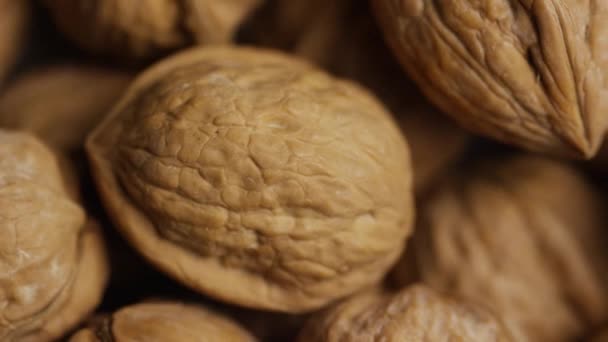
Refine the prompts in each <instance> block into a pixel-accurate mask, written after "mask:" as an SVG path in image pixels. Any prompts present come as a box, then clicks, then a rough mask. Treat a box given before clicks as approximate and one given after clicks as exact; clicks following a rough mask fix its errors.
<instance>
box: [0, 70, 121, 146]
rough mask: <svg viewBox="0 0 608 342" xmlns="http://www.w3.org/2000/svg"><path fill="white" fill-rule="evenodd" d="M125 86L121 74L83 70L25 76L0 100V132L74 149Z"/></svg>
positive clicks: (82, 141)
mask: <svg viewBox="0 0 608 342" xmlns="http://www.w3.org/2000/svg"><path fill="white" fill-rule="evenodd" d="M129 81H130V77H129V76H128V75H126V74H124V73H121V72H117V71H112V70H106V69H97V68H92V67H85V66H69V65H64V66H54V67H50V68H46V69H40V70H35V71H31V72H29V73H27V74H25V75H23V76H21V77H20V78H19V79H17V80H16V81H15V82H14V83H13V84H11V85H10V86H9V87H8V88H7V89H6V90H5V91H4V92H3V93H2V95H1V96H0V127H3V128H10V129H16V130H21V131H27V132H31V133H33V134H35V135H36V136H38V137H39V138H40V139H41V140H42V141H44V142H45V143H47V144H49V145H50V146H52V147H54V148H56V149H58V150H60V151H64V152H73V151H75V150H80V149H82V148H83V147H84V146H83V145H84V140H85V138H86V136H87V135H88V134H89V133H90V132H91V131H92V130H93V128H94V127H95V126H96V125H97V124H98V123H99V122H100V121H101V119H102V118H103V117H104V116H105V115H106V114H107V113H108V112H109V110H110V109H111V107H112V106H113V105H114V103H115V102H116V101H118V99H119V97H120V96H121V95H122V93H123V92H124V90H125V89H126V87H127V85H128V83H129Z"/></svg>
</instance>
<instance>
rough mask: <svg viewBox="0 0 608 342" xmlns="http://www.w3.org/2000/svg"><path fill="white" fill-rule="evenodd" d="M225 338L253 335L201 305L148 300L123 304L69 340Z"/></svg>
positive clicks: (246, 339) (242, 341)
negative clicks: (146, 301)
mask: <svg viewBox="0 0 608 342" xmlns="http://www.w3.org/2000/svg"><path fill="white" fill-rule="evenodd" d="M105 341H113V342H133V341H142V342H143V341H176V342H177V341H179V342H199V341H226V342H253V341H255V338H254V337H253V336H251V335H250V334H249V333H248V332H247V331H246V330H245V329H243V328H241V327H240V326H238V325H237V324H236V323H235V322H233V321H231V320H230V319H228V318H227V317H223V316H220V315H218V314H216V313H213V312H211V311H208V310H206V309H204V308H202V307H200V306H196V305H189V304H182V303H174V302H150V303H141V304H135V305H131V306H128V307H125V308H123V309H121V310H119V311H117V312H115V313H114V314H112V315H111V316H109V317H103V318H101V319H99V320H97V322H95V323H94V324H92V326H90V327H88V328H85V329H82V330H80V331H78V332H77V333H76V334H75V335H74V336H72V338H71V339H70V342H105Z"/></svg>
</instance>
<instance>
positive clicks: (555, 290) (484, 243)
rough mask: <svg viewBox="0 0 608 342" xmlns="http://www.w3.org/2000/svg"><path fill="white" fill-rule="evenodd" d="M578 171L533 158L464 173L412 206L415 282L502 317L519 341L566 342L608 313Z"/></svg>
mask: <svg viewBox="0 0 608 342" xmlns="http://www.w3.org/2000/svg"><path fill="white" fill-rule="evenodd" d="M605 208H606V207H605V202H604V201H602V200H601V199H600V198H598V195H597V194H596V193H595V192H594V189H593V188H592V187H590V185H588V184H586V182H585V181H584V180H583V179H582V177H581V176H580V175H579V174H577V172H576V171H575V170H573V169H571V168H569V167H567V166H565V165H563V164H560V163H558V162H554V161H550V160H545V159H542V158H538V157H527V156H523V157H515V158H512V159H509V160H506V161H502V162H496V163H487V164H482V165H480V166H479V167H477V168H475V167H473V168H472V169H470V170H466V171H463V173H462V174H461V175H459V176H454V178H452V179H450V180H449V181H447V182H446V183H445V184H442V186H441V187H439V189H438V191H437V192H436V193H434V194H433V195H432V196H430V198H429V199H428V202H427V203H425V205H424V206H423V207H422V209H421V212H420V218H421V221H420V226H419V227H418V229H417V231H416V237H415V239H414V240H413V242H414V248H415V251H416V259H417V261H418V268H419V271H420V274H421V277H422V280H423V281H424V282H425V283H427V284H429V285H430V286H432V287H433V288H436V289H438V290H441V291H445V292H449V293H451V294H453V295H456V296H458V297H461V298H464V299H466V300H467V301H470V302H476V303H481V304H484V305H488V306H489V307H491V308H493V310H494V311H495V312H497V313H499V314H500V315H501V316H502V317H504V318H505V319H506V320H509V321H510V322H514V328H515V329H516V330H517V331H514V332H513V334H514V335H517V336H519V338H518V339H517V340H518V341H526V340H530V341H570V340H572V339H575V338H579V337H581V336H583V335H582V334H584V332H585V331H586V329H588V328H589V327H591V326H592V325H594V324H596V323H598V322H601V321H602V320H604V319H606V318H608V316H607V307H606V305H607V303H608V298H607V297H606V293H608V292H607V291H606V289H607V287H606V279H605V277H604V278H601V277H600V275H602V276H604V274H605V269H606V266H607V260H608V258H607V256H606V251H605V245H606V236H605V235H606V232H605V222H606V209H605Z"/></svg>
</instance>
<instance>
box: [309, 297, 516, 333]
mask: <svg viewBox="0 0 608 342" xmlns="http://www.w3.org/2000/svg"><path fill="white" fill-rule="evenodd" d="M298 341H299V342H334V341H335V342H338V341H339V342H350V341H353V342H354V341H387V342H389V341H390V342H393V341H394V342H419V341H467V342H476V341H479V342H482V341H483V342H498V341H501V342H507V341H514V340H512V339H511V337H510V336H509V335H508V331H507V330H506V329H504V328H503V325H502V323H501V322H500V321H499V320H498V319H497V318H496V317H495V316H494V315H492V314H491V313H489V312H487V311H485V310H483V309H481V308H478V307H476V306H474V305H470V304H467V303H464V302H460V301H456V300H453V299H450V298H447V297H444V296H442V295H440V294H438V293H436V292H435V291H433V290H431V289H430V288H427V287H426V286H423V285H413V286H411V287H408V288H405V289H403V290H401V291H399V292H397V293H380V292H370V293H364V294H360V295H357V296H354V297H352V298H350V299H348V300H346V301H344V302H342V303H339V304H337V305H335V306H334V307H331V308H329V309H327V310H325V311H324V312H322V313H320V314H317V315H316V316H313V318H312V319H311V320H310V321H309V322H308V323H307V325H305V326H304V328H303V330H302V332H301V334H300V336H299V339H298Z"/></svg>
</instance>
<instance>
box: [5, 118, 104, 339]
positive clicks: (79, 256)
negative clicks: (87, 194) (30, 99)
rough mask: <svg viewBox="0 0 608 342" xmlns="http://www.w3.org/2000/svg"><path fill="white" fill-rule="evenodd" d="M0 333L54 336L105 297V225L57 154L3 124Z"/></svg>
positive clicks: (21, 336)
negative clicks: (76, 198)
mask: <svg viewBox="0 0 608 342" xmlns="http://www.w3.org/2000/svg"><path fill="white" fill-rule="evenodd" d="M0 232H1V233H2V236H3V238H2V239H0V340H2V341H20V342H22V341H51V340H54V339H56V338H58V337H60V336H61V335H63V334H64V333H66V332H67V331H68V330H69V329H71V328H73V327H74V326H75V325H76V324H77V323H78V322H79V321H80V320H82V319H83V318H85V316H86V315H87V314H88V313H90V312H91V311H92V310H93V309H94V307H95V306H96V305H97V304H98V303H99V302H100V301H101V295H102V292H103V288H104V286H105V283H106V279H107V276H108V269H107V263H106V257H105V251H104V247H103V240H102V236H101V232H100V230H99V228H98V226H97V224H96V223H95V222H93V221H89V222H86V220H85V214H84V212H83V210H82V209H81V208H80V207H79V206H78V205H77V204H76V203H75V202H73V201H72V200H71V198H70V196H69V194H68V190H67V186H66V184H64V180H63V178H62V175H61V173H60V169H59V166H58V165H57V162H56V159H55V157H54V156H53V154H52V153H51V152H50V151H49V150H48V149H47V148H46V147H44V145H42V144H41V143H40V142H39V141H38V140H36V139H35V138H33V137H32V136H30V135H27V134H24V133H12V132H7V131H1V130H0Z"/></svg>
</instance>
